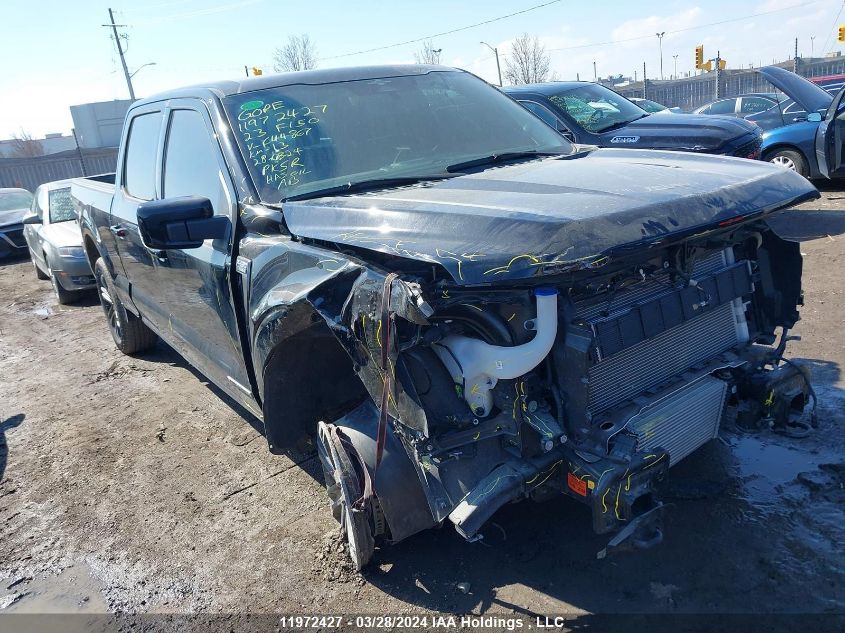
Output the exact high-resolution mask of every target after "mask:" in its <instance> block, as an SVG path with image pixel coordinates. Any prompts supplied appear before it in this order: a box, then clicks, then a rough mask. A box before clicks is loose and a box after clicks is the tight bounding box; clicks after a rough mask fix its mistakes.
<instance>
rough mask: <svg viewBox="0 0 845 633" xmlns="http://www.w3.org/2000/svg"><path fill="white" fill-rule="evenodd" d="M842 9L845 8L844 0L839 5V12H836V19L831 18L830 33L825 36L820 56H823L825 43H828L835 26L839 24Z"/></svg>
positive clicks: (825, 47)
mask: <svg viewBox="0 0 845 633" xmlns="http://www.w3.org/2000/svg"><path fill="white" fill-rule="evenodd" d="M842 7H845V0H843V2H842V4H840V5H839V11H837V12H836V17H835V18H833V25H834V26H833V27H832V28H831V29H830V32H829V33H828V34H827V38H826V39H825V41H824V46H822V55H824V52H825V49H827V43H828V42H829V41H830V36H831V35H833V31H834V30H836V25H837V24H838V22H839V16H840V15H842Z"/></svg>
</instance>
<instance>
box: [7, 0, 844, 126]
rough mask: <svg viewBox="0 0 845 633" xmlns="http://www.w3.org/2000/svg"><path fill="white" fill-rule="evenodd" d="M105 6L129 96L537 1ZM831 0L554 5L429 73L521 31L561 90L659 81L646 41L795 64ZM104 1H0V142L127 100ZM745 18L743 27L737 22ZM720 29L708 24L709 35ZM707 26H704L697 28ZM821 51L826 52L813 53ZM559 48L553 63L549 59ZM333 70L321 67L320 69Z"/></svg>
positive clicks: (520, 18) (479, 69)
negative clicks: (565, 85) (121, 38)
mask: <svg viewBox="0 0 845 633" xmlns="http://www.w3.org/2000/svg"><path fill="white" fill-rule="evenodd" d="M118 1H119V0H114V2H115V3H116V4H114V5H113V7H112V8H113V9H114V10H115V16H116V20H117V21H118V23H122V24H126V25H127V27H126V28H122V29H121V31H122V32H124V33H126V35H127V36H128V51H127V61H128V64H129V67H130V71H132V70H135V69H136V68H138V67H140V66H141V65H143V64H145V63H148V62H156V65H155V66H149V67H146V68H143V69H142V70H140V71H139V72H138V74H137V75H136V76H135V78H134V80H133V81H134V84H135V91H136V94H137V95H138V96H148V95H150V94H153V93H155V92H158V91H161V90H165V89H168V88H171V87H175V86H179V85H185V84H191V83H197V82H201V81H207V80H214V79H225V78H236V77H240V76H243V74H244V71H243V67H244V65H248V66H260V67H262V68H263V69H264V71H265V73H266V72H272V65H273V64H272V60H273V51H274V49H275V48H276V47H277V46H279V45H280V44H282V43H283V42H284V41H285V40H286V38H287V36H288V35H290V34H300V33H308V34H309V35H310V36H311V38H312V40H313V41H314V42H315V43H316V46H317V51H318V55H319V57H320V58H321V60H320V65H321V66H323V67H329V66H348V65H356V64H379V63H392V62H412V61H413V54H414V51H415V50H416V49H418V48H419V47H420V44H407V45H402V46H396V47H392V48H387V49H384V50H380V51H374V52H370V53H365V54H360V55H352V56H345V57H336V58H334V57H335V56H339V55H344V54H346V53H351V52H355V51H359V50H362V49H370V48H375V47H380V46H387V45H390V44H393V43H398V42H403V41H406V40H412V39H417V38H421V37H426V36H429V35H434V34H436V33H441V32H444V31H448V30H451V29H455V28H460V27H464V26H467V25H471V24H474V23H478V22H482V21H484V20H490V19H492V18H497V17H499V16H504V15H506V14H509V13H514V12H517V11H522V10H524V9H528V8H530V7H533V6H536V5H539V4H543V3H545V2H548V1H549V0H510V1H509V2H503V1H501V0H484V1H477V0H465V1H464V2H454V1H451V2H450V1H447V0H426V1H425V2H422V1H417V2H409V1H401V0H394V1H392V2H378V1H376V0H356V1H354V2H350V1H348V0H347V1H345V2H341V1H338V0H323V1H322V2H292V1H288V0H207V1H203V0H171V1H170V2H159V1H157V0H152V1H150V2H138V1H132V0H122V2H121V4H117V2H118ZM842 5H843V2H842V0H816V1H803V0H749V1H745V2H737V1H736V0H708V1H707V2H695V1H689V0H685V1H682V0H664V1H652V0H641V1H639V2H627V1H626V2H618V1H614V0H611V1H607V2H587V1H585V0H578V1H574V0H560V1H558V2H554V3H553V4H550V5H548V6H545V7H541V8H537V9H535V10H532V11H528V12H525V13H522V14H520V15H516V16H514V17H510V18H507V19H502V20H499V21H496V22H491V23H489V24H485V25H482V26H478V27H476V28H471V29H467V30H463V31H461V32H458V33H454V34H450V35H442V36H439V37H434V38H432V41H433V44H434V47H435V48H442V49H443V54H442V58H441V61H442V62H443V63H445V64H449V65H453V66H459V67H462V68H466V69H468V70H471V71H473V72H475V73H477V74H479V75H481V76H482V77H484V78H485V79H487V80H490V81H495V80H496V65H495V61H494V59H493V56H492V53H491V52H490V51H489V50H487V49H486V48H484V47H483V46H481V45H480V44H479V41H480V40H484V41H487V42H489V43H490V44H492V45H493V46H498V47H499V50H500V53H501V55H502V63H503V65H504V63H505V57H506V55H507V52H508V48H509V42H510V41H511V40H512V39H513V38H514V37H516V36H518V35H520V34H522V33H524V32H527V33H530V34H532V35H537V36H538V37H540V38H541V40H542V41H543V43H544V44H545V45H546V47H547V48H548V49H549V52H550V55H551V62H552V70H553V71H554V72H555V73H556V74H557V76H558V77H559V78H560V79H574V78H575V77H576V75H580V77H581V79H592V77H593V61H595V62H596V64H597V69H598V74H599V76H606V75H609V74H618V73H622V74H625V75H633V73H634V71H635V70H636V71H637V76H638V77H641V76H642V65H643V62H646V64H647V67H648V76H649V77H650V78H656V77H657V76H658V75H659V53H658V42H657V38H656V37H655V33H656V32H658V31H665V32H666V36H665V37H664V40H663V66H664V74H665V75H667V76H668V75H669V74H671V73H673V72H674V63H675V61H674V59H673V55H675V54H677V55H678V62H677V63H678V72H679V73H684V72H686V71H689V70H691V69H692V65H693V49H694V47H695V45H696V44H700V43H703V44H704V45H705V47H706V48H705V51H706V53H707V54H708V56H712V55H714V54H715V52H716V49H717V48H718V49H720V50H721V54H722V57H724V58H726V59H727V60H728V63H729V66H731V67H738V66H747V65H748V64H754V65H758V64H760V63H764V64H766V63H771V62H772V60H773V59H778V60H783V59H786V58H788V57H790V56H791V54H792V50H793V46H794V38H795V37H798V38H799V54H801V55H804V56H809V55H810V52H811V50H810V49H811V39H810V38H811V36H815V40H814V43H813V49H814V52H815V54H816V55H820V54H821V53H822V52H827V51H831V50H841V49H842V48H843V45H842V44H840V43H839V42H837V41H836V33H835V30H836V26H837V24H838V23H843V22H845V11H843V12H842V16H841V17H839V18H838V21H837V14H838V13H839V11H840V9H841V7H842ZM108 6H109V4H108V0H107V2H100V1H94V0H75V1H73V2H68V1H67V0H40V1H29V2H24V1H22V0H4V1H3V3H2V6H0V16H2V23H3V29H2V32H3V36H2V38H0V60H2V66H0V73H2V77H0V79H2V80H0V138H8V137H9V136H11V135H12V134H13V133H16V132H19V131H20V130H25V131H27V132H29V133H31V134H33V135H35V136H38V137H40V136H43V134H45V133H47V132H64V133H67V132H69V131H70V128H71V126H72V123H71V118H70V112H69V110H68V106H69V105H72V104H77V103H84V102H88V101H103V100H110V99H123V98H126V97H127V96H128V93H127V89H126V84H125V81H124V78H123V74H122V71H121V69H120V62H119V59H118V56H117V52H116V49H115V47H114V44H113V42H112V41H111V39H110V29H106V28H104V27H102V26H101V25H102V24H104V23H106V22H107V19H108V13H107V8H108ZM755 14H756V15H755ZM748 16H753V17H748ZM723 20H730V21H729V22H727V23H725V24H721V25H713V24H712V23H714V22H719V21H723ZM708 25H709V26H708ZM825 43H826V47H825ZM555 49H566V50H555ZM329 58H334V59H329Z"/></svg>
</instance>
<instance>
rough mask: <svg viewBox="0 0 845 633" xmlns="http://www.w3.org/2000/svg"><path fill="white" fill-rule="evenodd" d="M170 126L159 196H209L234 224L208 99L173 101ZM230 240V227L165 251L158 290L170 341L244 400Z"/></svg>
mask: <svg viewBox="0 0 845 633" xmlns="http://www.w3.org/2000/svg"><path fill="white" fill-rule="evenodd" d="M165 129H166V133H165V141H164V148H163V152H162V167H161V195H162V198H163V199H165V200H167V199H169V198H179V197H181V196H202V197H204V198H208V199H209V200H211V204H212V207H213V208H214V213H215V215H224V216H226V217H228V218H229V219H230V222H231V224H230V226H232V227H234V226H235V224H236V218H237V196H236V195H235V189H234V187H233V185H232V183H231V180H230V178H229V170H228V168H227V167H226V163H225V160H224V158H223V154H222V151H221V149H220V145H219V144H218V142H217V136H216V134H215V133H214V128H213V126H212V123H211V119H210V118H209V116H208V111H207V110H206V108H205V106H204V105H203V103H202V102H201V101H199V100H193V99H180V100H174V101H171V102H170V103H169V105H168V112H167V122H166V128H165ZM233 239H234V231H233V230H230V232H229V235H228V236H227V237H226V238H225V239H218V240H205V242H204V243H203V244H202V246H200V247H199V248H192V249H184V250H182V249H168V250H165V251H160V252H159V253H158V255H157V257H156V287H157V289H158V300H159V302H160V305H159V311H160V312H161V313H162V314H166V315H167V318H168V334H169V335H171V338H172V341H170V342H172V344H173V345H174V346H176V347H177V349H178V350H179V351H180V352H181V353H182V354H183V355H184V356H185V357H186V358H188V359H189V360H190V361H191V363H192V364H193V365H194V366H196V367H197V368H198V369H199V370H200V371H202V372H203V373H204V374H206V375H207V376H208V377H209V378H211V379H212V380H213V381H214V382H215V383H217V384H218V385H220V386H221V387H222V388H223V389H224V390H226V391H229V392H230V393H231V392H232V391H233V389H232V387H234V391H235V394H237V395H238V396H240V397H239V398H238V399H239V400H242V398H243V397H248V398H251V397H252V394H251V390H250V388H249V384H250V383H249V377H248V375H247V371H246V366H245V363H244V357H243V353H242V348H241V341H240V335H239V330H238V325H237V321H236V319H235V307H234V301H233V297H232V292H231V284H230V281H231V277H230V264H231V252H232V240H233ZM233 395H234V394H233ZM247 406H248V405H247Z"/></svg>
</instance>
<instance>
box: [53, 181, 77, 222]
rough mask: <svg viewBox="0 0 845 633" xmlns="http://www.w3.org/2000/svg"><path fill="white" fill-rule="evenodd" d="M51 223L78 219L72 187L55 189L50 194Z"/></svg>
mask: <svg viewBox="0 0 845 633" xmlns="http://www.w3.org/2000/svg"><path fill="white" fill-rule="evenodd" d="M48 196H49V199H50V205H49V207H48V208H49V209H50V224H53V223H54V222H70V221H72V220H75V219H76V211H74V209H73V199H72V198H71V197H70V187H64V188H62V189H53V190H52V191H51V192H50V193H49V194H48Z"/></svg>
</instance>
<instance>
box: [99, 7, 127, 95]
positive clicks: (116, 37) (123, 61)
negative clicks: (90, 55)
mask: <svg viewBox="0 0 845 633" xmlns="http://www.w3.org/2000/svg"><path fill="white" fill-rule="evenodd" d="M109 22H110V24H103V26H110V27H111V30H112V33H114V43H115V44H117V52H118V54H119V55H120V63H121V64H122V65H123V76H124V77H126V85H127V86H128V87H129V98H130V99H132V101H135V91H134V90H133V89H132V77H131V76H130V75H129V69H128V68H127V67H126V59H125V58H124V57H123V46H122V45H121V43H120V36H119V35H118V34H117V27H121V28H123V27H125V26H126V25H125V24H115V23H114V13H112V10H111V9H109Z"/></svg>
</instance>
